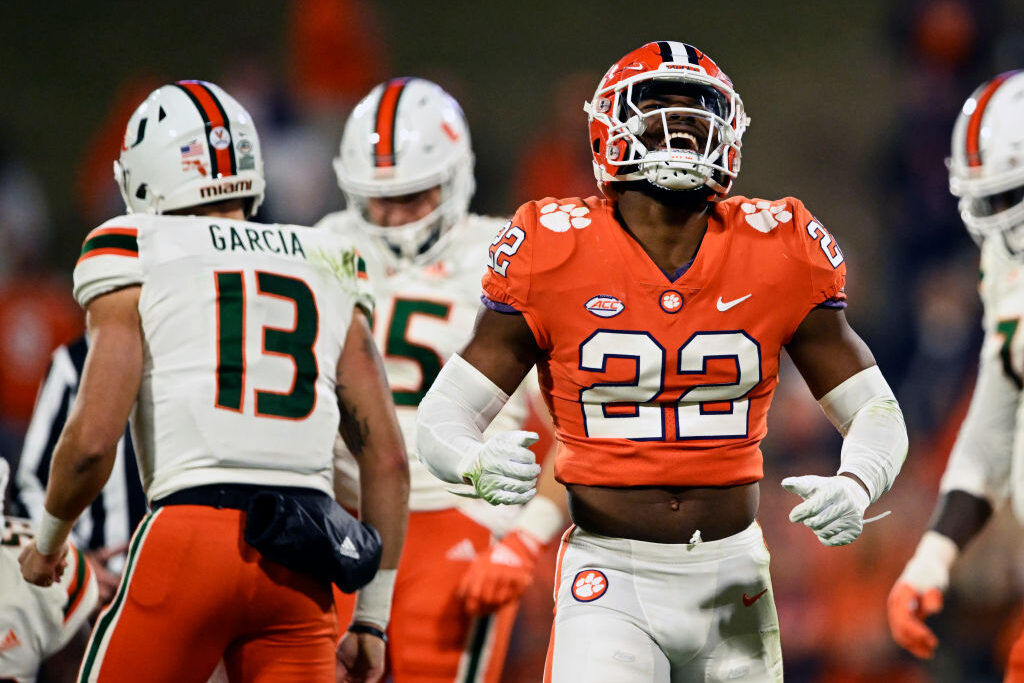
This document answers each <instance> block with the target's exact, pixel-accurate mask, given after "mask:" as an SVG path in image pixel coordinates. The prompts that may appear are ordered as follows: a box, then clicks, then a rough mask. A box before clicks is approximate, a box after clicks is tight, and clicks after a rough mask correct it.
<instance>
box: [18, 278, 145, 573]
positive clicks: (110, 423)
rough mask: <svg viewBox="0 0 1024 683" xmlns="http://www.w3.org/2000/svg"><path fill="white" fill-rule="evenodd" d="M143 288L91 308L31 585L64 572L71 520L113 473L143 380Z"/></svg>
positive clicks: (31, 559)
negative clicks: (60, 569)
mask: <svg viewBox="0 0 1024 683" xmlns="http://www.w3.org/2000/svg"><path fill="white" fill-rule="evenodd" d="M139 291H140V288H139V287H137V286H136V287H126V288H124V289H120V290H117V291H115V292H112V293H109V294H104V295H102V296H99V297H97V298H96V299H94V300H93V301H92V302H90V303H89V306H88V308H87V310H86V314H87V317H86V324H87V326H88V330H89V336H90V346H89V354H88V356H87V358H86V362H85V369H84V370H83V373H82V382H81V387H80V388H79V391H78V396H77V398H76V399H75V404H74V406H73V407H72V409H71V415H70V416H69V417H68V421H67V424H66V425H65V426H64V429H63V431H62V432H61V436H60V439H59V440H58V442H57V446H56V448H55V449H54V454H53V462H52V464H51V469H50V478H49V483H48V484H47V490H46V500H45V511H44V515H43V522H42V523H41V525H40V527H41V528H40V535H39V537H38V538H37V539H36V541H35V542H33V544H32V545H30V546H28V547H27V548H26V550H25V551H24V552H23V554H22V557H21V560H22V574H23V575H24V576H25V578H26V579H28V580H29V581H31V582H32V583H37V584H40V585H48V584H49V583H52V581H53V580H55V579H56V578H57V577H58V576H59V573H57V568H58V563H59V562H60V560H62V558H63V550H64V543H65V540H66V538H67V535H68V533H69V532H70V530H71V526H72V525H73V523H74V520H75V519H77V517H78V515H79V514H81V512H82V510H84V509H85V507H86V506H87V505H89V503H91V502H92V500H93V499H94V498H95V497H96V496H97V495H98V494H99V492H100V491H101V490H102V489H103V486H104V484H105V483H106V481H107V479H108V477H109V476H110V470H111V468H112V467H113V463H114V458H115V455H116V449H117V442H118V439H120V438H121V435H122V434H123V433H124V425H125V423H126V422H127V421H128V416H129V414H130V413H131V409H132V406H133V405H134V403H135V399H136V396H137V395H138V392H139V384H140V382H141V378H142V329H141V327H140V321H139V312H138V303H139ZM48 529H49V533H47V530H48Z"/></svg>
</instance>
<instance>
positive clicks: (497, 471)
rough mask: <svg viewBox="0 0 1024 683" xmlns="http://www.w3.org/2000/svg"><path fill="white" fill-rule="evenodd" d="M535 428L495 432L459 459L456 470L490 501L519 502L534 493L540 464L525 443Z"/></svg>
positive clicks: (534, 436) (532, 437)
mask: <svg viewBox="0 0 1024 683" xmlns="http://www.w3.org/2000/svg"><path fill="white" fill-rule="evenodd" d="M537 438H538V436H537V434H536V433H535V432H523V431H518V430H517V431H509V432H501V433H499V434H495V435H494V436H492V437H491V438H490V439H488V440H487V441H485V442H484V443H483V444H481V446H480V448H479V450H477V451H475V452H474V453H471V454H469V455H467V456H466V457H465V458H463V459H462V462H460V463H459V474H461V475H462V478H463V480H464V481H466V482H467V483H469V484H472V486H473V489H474V490H475V491H476V495H478V496H479V497H480V498H483V499H484V500H486V501H487V502H488V503H490V504H491V505H522V504H523V503H526V502H528V501H529V500H530V499H531V498H533V497H534V496H535V495H536V494H537V476H538V475H539V474H540V465H538V464H537V461H536V457H535V456H534V454H533V451H531V450H530V449H529V448H527V446H529V445H530V444H532V443H534V442H536V441H537Z"/></svg>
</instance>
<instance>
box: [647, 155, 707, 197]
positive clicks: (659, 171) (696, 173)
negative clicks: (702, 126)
mask: <svg viewBox="0 0 1024 683" xmlns="http://www.w3.org/2000/svg"><path fill="white" fill-rule="evenodd" d="M700 160H701V157H700V156H699V155H698V154H697V153H696V152H693V151H691V150H659V151H656V152H650V153H648V154H647V155H646V156H645V157H644V159H643V161H641V162H640V170H641V171H643V174H644V177H645V178H646V179H647V180H648V181H650V182H652V183H654V184H655V185H658V186H660V187H664V188H666V189H669V190H692V189H694V188H697V187H700V186H701V185H703V184H704V183H705V182H707V179H708V173H707V170H708V169H707V166H705V165H703V164H701V163H700Z"/></svg>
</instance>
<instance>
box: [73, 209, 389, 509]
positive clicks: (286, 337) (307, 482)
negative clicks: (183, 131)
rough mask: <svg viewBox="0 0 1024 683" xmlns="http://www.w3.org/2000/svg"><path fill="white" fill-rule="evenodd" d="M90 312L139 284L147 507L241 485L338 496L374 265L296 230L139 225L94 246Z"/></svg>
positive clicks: (84, 276)
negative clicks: (335, 482)
mask: <svg viewBox="0 0 1024 683" xmlns="http://www.w3.org/2000/svg"><path fill="white" fill-rule="evenodd" d="M74 280H75V297H76V299H77V300H78V302H79V303H80V304H81V305H82V306H83V307H84V306H86V305H87V304H88V303H89V302H90V301H92V300H93V299H94V298H95V297H97V296H100V295H102V294H104V293H106V292H110V291H113V290H115V289H118V288H122V287H127V286H131V285H141V292H140V298H139V314H140V318H141V321H142V331H143V335H144V339H145V342H144V346H143V353H144V357H143V375H142V384H141V387H140V389H139V396H138V400H137V402H136V404H135V409H134V411H133V415H132V436H133V439H134V440H135V448H136V452H137V457H138V460H139V471H140V474H141V476H142V483H143V487H144V488H145V490H146V495H147V497H148V499H149V500H150V501H152V500H155V499H158V498H161V497H163V496H166V495H167V494H169V493H172V492H174V491H177V490H179V489H183V488H188V487H193V486H200V485H204V484H212V483H222V482H235V483H249V484H267V485H277V486H300V487H307V488H315V489H319V490H322V491H324V492H325V493H328V494H331V493H333V490H332V467H331V457H332V456H331V451H332V446H333V444H334V436H335V434H336V433H337V429H338V408H337V397H336V395H335V381H336V380H335V378H336V370H337V362H338V358H339V356H340V354H341V349H342V348H343V346H344V343H345V337H346V334H347V330H348V327H349V325H350V322H351V320H352V314H353V308H354V306H356V305H361V306H363V307H364V308H366V309H367V310H368V311H369V310H370V309H371V308H372V298H371V296H370V294H369V292H368V289H367V283H366V269H365V264H364V263H363V261H362V259H361V258H360V257H359V255H358V254H357V253H356V252H355V251H354V250H353V249H352V248H351V247H350V246H349V245H348V243H346V242H344V241H342V240H341V239H339V238H338V237H337V236H336V235H333V234H331V233H328V232H327V231H323V230H315V229H313V228H307V227H299V226H293V225H265V224H259V223H250V222H245V221H238V220H231V219H226V218H214V217H195V216H190V217H185V216H150V215H141V214H134V215H130V216H121V217H118V218H114V219H112V220H110V221H107V222H106V223H104V224H103V225H102V226H100V227H99V228H96V229H95V230H93V231H92V232H91V233H89V235H88V237H87V238H86V240H85V243H84V244H83V246H82V254H81V257H80V258H79V260H78V265H77V266H76V268H75V274H74Z"/></svg>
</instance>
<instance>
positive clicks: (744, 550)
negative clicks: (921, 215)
mask: <svg viewBox="0 0 1024 683" xmlns="http://www.w3.org/2000/svg"><path fill="white" fill-rule="evenodd" d="M585 110H586V112H587V113H588V116H589V122H590V137H591V144H592V149H593V154H594V167H595V173H596V175H597V179H598V184H599V187H600V189H601V191H602V193H603V194H604V197H603V198H598V197H591V198H588V199H577V198H570V199H553V198H547V199H543V200H540V201H535V202H528V203H527V204H524V205H523V206H522V207H520V209H519V211H518V212H517V214H516V215H515V216H514V217H513V219H512V221H510V222H509V223H508V224H507V225H506V226H505V228H504V229H503V230H502V231H501V232H500V233H499V234H498V236H497V237H496V238H495V239H494V241H493V243H492V245H491V248H490V254H489V261H490V262H489V266H490V268H489V270H488V271H487V274H486V275H485V277H484V280H483V287H484V304H485V307H484V309H483V310H482V312H481V313H480V316H479V318H478V321H477V325H476V328H475V331H474V334H473V336H472V338H471V339H470V340H469V343H468V345H467V346H466V347H465V348H464V349H463V351H462V352H461V353H460V354H459V355H456V356H453V357H452V359H451V360H450V361H449V362H448V364H447V365H446V366H445V367H444V369H443V370H442V371H441V373H440V375H439V376H438V378H437V380H436V381H435V382H434V384H433V386H432V387H431V390H430V392H429V393H428V394H427V396H426V398H425V399H424V400H423V402H422V403H421V405H420V410H419V417H418V430H417V446H418V450H419V454H420V457H421V458H422V459H423V460H424V461H425V462H426V463H427V464H428V466H429V467H430V468H431V470H432V471H433V472H434V473H435V474H436V475H437V476H439V477H440V478H442V479H444V480H446V481H450V482H470V483H472V484H473V486H474V487H475V488H476V491H477V492H478V493H479V494H480V495H481V496H482V497H484V498H486V499H488V500H490V501H491V502H502V503H518V502H522V501H525V500H529V498H530V497H531V496H532V495H533V493H534V482H535V478H536V476H537V473H538V467H537V466H536V464H535V463H534V462H533V458H532V455H531V454H530V452H529V451H528V450H527V449H526V448H524V441H525V439H524V436H523V433H522V432H506V433H501V434H498V435H496V436H494V437H491V438H490V439H485V438H484V437H483V436H482V434H481V429H482V428H483V427H484V426H486V425H487V424H488V423H489V421H490V419H491V418H492V417H493V416H494V414H495V413H496V411H497V410H498V409H499V408H500V407H501V405H502V404H503V403H504V401H505V399H506V397H507V396H508V395H509V394H510V393H511V392H512V391H513V390H514V389H515V388H516V387H517V386H518V384H519V382H520V380H521V379H522V378H523V377H524V376H525V375H526V373H527V372H528V371H529V369H530V368H531V367H533V366H534V365H536V366H537V368H538V371H539V376H540V385H541V388H542V390H543V392H544V397H545V400H546V402H547V404H548V407H549V409H550V410H551V414H552V416H553V419H554V424H555V428H556V430H557V435H558V440H559V450H558V454H557V460H556V476H557V478H558V479H559V480H560V481H561V482H562V483H564V484H565V485H566V487H567V489H568V495H569V508H570V512H571V515H572V519H573V521H574V524H575V526H574V527H571V528H570V530H569V531H567V532H566V534H565V535H564V536H563V540H562V546H561V549H560V555H559V567H558V574H557V576H556V581H557V584H556V611H555V620H554V627H553V631H552V638H551V645H550V647H549V650H548V659H547V667H546V674H545V677H546V680H549V681H559V682H565V681H587V682H588V683H594V682H600V681H609V682H610V681H615V682H616V683H622V682H623V681H629V682H632V681H645V682H646V681H659V682H665V683H667V682H668V681H670V680H671V681H684V680H686V681H689V680H699V681H712V680H726V679H728V680H734V679H743V680H757V681H764V680H782V659H781V652H780V645H779V630H778V617H777V615H776V610H775V605H774V600H773V596H772V588H771V582H770V578H769V573H768V560H769V555H768V551H767V549H766V548H765V544H764V541H763V538H762V534H761V530H760V527H759V526H758V525H757V524H756V522H755V521H754V520H755V516H756V513H757V508H758V483H757V482H758V480H760V479H761V477H762V461H761V453H760V450H759V444H760V441H761V439H762V438H763V437H764V434H765V429H766V428H765V417H766V413H767V410H768V406H769V404H770V402H771V397H772V393H773V391H774V389H775V386H776V384H777V382H778V368H779V356H780V354H781V353H782V349H783V348H785V349H786V350H787V352H788V353H789V355H790V356H791V358H792V359H793V361H794V363H795V364H796V367H797V368H798V369H799V370H800V372H801V374H802V375H803V377H804V379H805V380H806V382H807V384H808V386H809V388H810V390H811V392H812V393H813V394H814V396H815V397H817V398H818V400H819V402H820V404H821V406H822V408H823V410H824V412H825V414H826V415H827V416H828V417H829V419H830V420H831V421H832V422H833V424H835V426H836V428H837V429H838V430H839V431H840V432H841V433H842V434H843V436H844V437H845V440H844V443H843V447H842V452H841V455H840V465H839V468H838V472H837V474H836V475H835V476H815V475H808V476H802V477H792V478H788V479H785V480H783V485H784V486H785V487H786V489H787V490H789V491H791V492H793V493H795V494H797V495H799V496H800V497H802V498H803V499H804V500H803V501H802V502H800V503H799V504H798V505H796V507H794V509H793V511H792V513H791V514H790V519H791V520H793V521H794V522H802V523H803V524H805V525H807V526H808V527H809V528H810V529H811V530H812V531H813V532H814V533H815V534H816V535H817V536H818V538H819V539H820V540H821V542H822V543H824V544H825V545H842V544H846V543H850V542H852V541H853V540H854V539H856V538H857V536H858V535H859V534H860V532H861V529H862V527H863V523H864V510H865V508H867V506H868V505H869V504H870V503H871V502H872V501H874V500H876V499H878V497H879V496H881V495H882V494H883V493H884V492H885V491H887V490H888V489H889V487H890V486H891V485H892V482H893V480H894V478H895V477H896V475H897V473H898V471H899V469H900V467H901V465H902V463H903V459H904V457H905V455H906V450H907V435H906V428H905V426H904V422H903V417H902V413H901V412H900V409H899V405H898V403H897V402H896V399H895V397H894V396H893V394H892V391H891V390H890V388H889V386H888V384H887V383H886V381H885V379H884V378H883V377H882V374H881V372H880V371H879V369H878V367H877V366H876V365H875V361H874V358H873V356H872V354H871V352H870V350H869V349H868V347H867V346H866V344H865V343H864V342H863V341H862V340H861V339H860V337H859V336H857V334H856V333H855V332H854V331H853V330H852V329H851V328H850V326H849V325H848V323H847V321H846V317H845V315H844V312H843V308H844V307H845V305H846V295H845V293H844V291H843V286H844V281H845V265H844V263H843V254H842V252H841V251H840V250H839V248H838V246H837V245H836V243H835V241H834V239H833V237H832V235H831V233H829V232H828V231H827V230H826V229H825V228H824V227H823V226H822V224H821V223H820V222H818V221H817V220H815V218H814V217H813V216H812V215H811V213H810V212H809V211H808V210H807V209H806V208H804V206H803V204H802V203H801V202H800V201H799V200H797V199H794V198H792V197H786V198H783V199H778V200H774V201H767V200H761V199H750V198H746V197H733V198H730V199H726V196H727V194H728V192H729V189H730V187H731V185H732V181H733V179H734V178H735V177H736V174H737V172H738V171H739V166H740V140H741V137H742V135H743V132H744V131H745V129H746V127H747V124H748V121H749V119H748V118H747V115H746V114H745V112H744V110H743V105H742V102H741V100H740V98H739V96H738V95H737V93H736V91H735V90H734V89H733V86H732V83H731V81H730V80H729V79H728V77H727V76H726V75H725V74H724V73H722V71H721V70H720V69H719V68H718V66H717V65H716V64H715V63H714V62H713V61H712V60H711V59H710V58H708V56H707V55H705V54H703V53H702V52H700V51H699V50H697V49H696V48H694V47H692V46H690V45H686V44H683V43H678V42H668V41H662V42H653V43H648V44H647V45H644V46H643V47H641V48H639V49H637V50H635V51H633V52H630V53H629V54H628V55H626V56H625V57H624V58H623V59H621V60H620V61H619V62H618V63H616V64H615V65H613V66H612V68H611V69H609V70H608V72H607V73H606V74H605V76H604V78H603V79H602V81H601V83H600V84H599V86H598V88H597V91H596V92H595V94H594V97H593V99H592V100H591V101H590V102H589V103H588V104H587V105H586V106H585Z"/></svg>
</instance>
